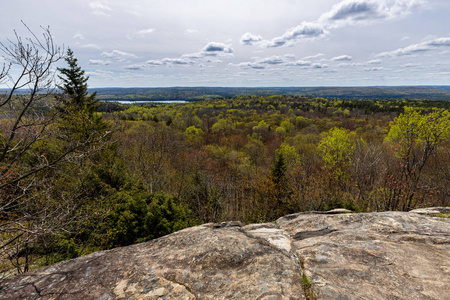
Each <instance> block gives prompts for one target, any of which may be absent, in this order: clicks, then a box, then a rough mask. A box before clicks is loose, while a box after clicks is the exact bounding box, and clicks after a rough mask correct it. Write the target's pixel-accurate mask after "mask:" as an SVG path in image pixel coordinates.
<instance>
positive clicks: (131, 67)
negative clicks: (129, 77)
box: [124, 65, 145, 71]
mask: <svg viewBox="0 0 450 300" xmlns="http://www.w3.org/2000/svg"><path fill="white" fill-rule="evenodd" d="M124 68H125V69H127V70H133V71H141V70H144V69H145V66H144V65H129V66H126V67H124Z"/></svg>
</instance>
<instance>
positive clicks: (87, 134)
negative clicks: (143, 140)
mask: <svg viewBox="0 0 450 300" xmlns="http://www.w3.org/2000/svg"><path fill="white" fill-rule="evenodd" d="M65 61H66V62H67V64H68V68H58V71H59V72H60V73H61V75H58V78H59V79H60V80H61V84H60V85H58V88H59V89H60V90H61V91H62V92H63V94H62V95H60V96H57V98H56V100H57V103H58V104H57V107H56V109H57V110H58V111H59V114H60V117H61V119H60V126H59V128H60V130H61V131H62V132H65V134H66V139H67V140H72V141H75V142H81V143H83V144H90V143H91V142H92V141H94V140H96V139H98V138H99V137H101V136H103V135H104V133H105V132H106V131H107V130H108V126H107V124H106V123H105V121H104V120H103V118H102V116H101V115H100V114H97V113H96V110H97V108H98V107H99V105H98V102H99V100H97V99H95V97H96V93H92V94H90V95H89V94H88V85H87V81H88V79H89V77H88V76H85V75H84V70H82V69H81V67H79V66H78V60H77V59H76V58H75V57H74V55H73V52H72V50H71V49H70V48H69V49H68V50H67V54H66V57H65Z"/></svg>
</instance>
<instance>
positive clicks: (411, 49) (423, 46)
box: [376, 37, 450, 57]
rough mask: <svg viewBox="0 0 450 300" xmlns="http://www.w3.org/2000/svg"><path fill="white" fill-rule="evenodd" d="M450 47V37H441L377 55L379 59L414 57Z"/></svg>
mask: <svg viewBox="0 0 450 300" xmlns="http://www.w3.org/2000/svg"><path fill="white" fill-rule="evenodd" d="M443 47H450V37H441V38H437V39H433V40H429V41H425V42H422V43H419V44H413V45H409V46H408V47H405V48H399V49H397V50H394V51H387V52H382V53H379V54H377V55H376V56H377V57H389V56H404V55H412V54H417V53H421V52H428V51H432V50H436V49H438V48H443Z"/></svg>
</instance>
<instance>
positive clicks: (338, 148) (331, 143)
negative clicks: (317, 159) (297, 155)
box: [318, 127, 355, 176]
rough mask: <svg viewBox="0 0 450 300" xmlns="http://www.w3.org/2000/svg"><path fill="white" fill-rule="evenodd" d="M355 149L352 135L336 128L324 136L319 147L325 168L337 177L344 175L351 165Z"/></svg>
mask: <svg viewBox="0 0 450 300" xmlns="http://www.w3.org/2000/svg"><path fill="white" fill-rule="evenodd" d="M354 148H355V146H354V144H353V142H352V134H351V133H350V132H349V131H348V130H346V129H342V128H336V127H335V128H332V129H330V130H329V131H328V132H326V133H324V134H323V138H322V140H321V141H320V143H319V146H318V150H319V151H320V153H321V154H322V159H323V160H324V162H325V166H326V167H327V168H328V169H330V170H332V171H333V172H335V174H336V176H342V175H343V172H344V168H345V167H346V166H348V165H349V164H350V156H351V155H352V153H353V150H354Z"/></svg>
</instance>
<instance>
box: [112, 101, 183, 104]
mask: <svg viewBox="0 0 450 300" xmlns="http://www.w3.org/2000/svg"><path fill="white" fill-rule="evenodd" d="M106 102H118V103H120V104H139V103H155V104H173V103H188V101H185V100H143V101H127V100H108V101H106Z"/></svg>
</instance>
